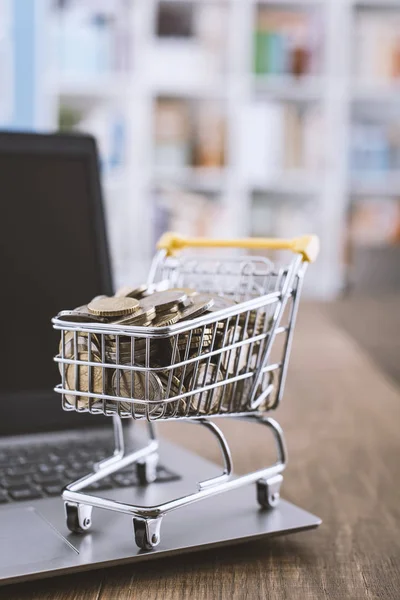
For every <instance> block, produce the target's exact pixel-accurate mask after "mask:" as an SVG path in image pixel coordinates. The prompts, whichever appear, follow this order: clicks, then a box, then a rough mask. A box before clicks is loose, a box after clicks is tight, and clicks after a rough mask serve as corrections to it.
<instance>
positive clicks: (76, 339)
mask: <svg viewBox="0 0 400 600" xmlns="http://www.w3.org/2000/svg"><path fill="white" fill-rule="evenodd" d="M193 248H200V249H208V248H221V249H224V248H236V249H237V248H246V249H250V250H252V251H254V250H271V251H284V250H290V251H292V253H293V254H294V255H293V257H292V259H291V261H290V262H289V264H284V265H282V266H280V267H278V266H276V265H275V264H274V263H273V262H272V261H271V260H270V259H268V258H265V257H260V256H253V255H250V254H247V255H242V256H239V255H236V254H234V255H232V253H231V254H229V255H228V256H225V255H224V256H221V255H219V256H217V257H215V256H213V255H211V254H209V251H203V252H201V253H199V254H195V255H194V254H193V253H192V252H193V250H192V249H193ZM187 250H189V251H187ZM318 251H319V242H318V238H317V237H316V236H303V237H300V238H295V239H290V240H282V239H267V238H251V239H239V240H209V239H205V238H186V237H183V236H179V235H176V234H173V233H167V234H164V236H162V238H161V239H160V241H159V243H158V252H157V254H156V256H155V258H154V260H153V263H152V266H151V269H150V273H149V278H148V286H149V288H150V289H155V290H159V289H168V288H182V289H187V288H190V289H193V288H194V289H195V290H196V291H197V292H199V293H204V294H212V296H213V298H214V299H215V302H214V305H213V307H212V310H211V311H209V312H207V314H203V315H201V316H198V317H195V318H192V319H188V320H184V321H180V322H178V323H176V324H173V325H169V326H164V327H143V326H132V325H123V324H119V325H118V324H114V323H82V322H70V321H65V320H63V319H62V317H55V318H54V319H53V321H52V322H53V326H54V328H55V329H57V330H59V331H60V333H61V341H60V352H59V354H58V355H57V356H56V357H55V361H56V362H57V363H58V366H59V369H60V373H61V384H59V385H58V386H57V387H56V388H55V390H56V391H57V392H58V393H60V394H61V397H62V406H63V408H64V410H68V411H69V410H72V411H77V412H88V413H91V414H103V415H107V416H111V417H112V419H113V427H114V440H115V451H114V454H113V456H111V457H110V458H108V459H105V460H104V461H102V462H101V463H99V464H97V465H95V467H94V471H93V472H92V473H90V474H88V475H87V476H85V477H83V478H82V479H80V480H79V481H76V482H74V483H71V484H69V485H68V486H67V487H66V488H65V489H64V491H63V498H64V501H65V507H66V515H67V525H68V527H69V529H70V530H71V531H75V532H84V531H86V530H88V529H89V528H90V526H91V513H92V508H93V507H99V508H105V509H110V510H115V511H118V512H123V513H127V514H129V515H131V516H132V517H133V522H134V531H135V540H136V543H137V545H138V546H139V547H140V548H142V549H145V550H150V549H152V548H154V547H155V546H157V545H158V544H159V542H160V525H161V520H162V518H163V516H164V515H165V514H166V513H168V512H169V511H171V510H174V509H177V508H179V507H180V506H183V505H185V504H188V503H191V502H194V501H197V500H200V499H202V498H205V497H208V496H210V495H213V494H218V493H221V492H224V491H228V490H230V489H234V488H237V487H240V486H242V485H246V484H248V483H252V482H253V483H254V482H256V483H257V498H258V501H259V503H260V504H261V506H263V507H265V508H272V507H274V506H276V505H277V504H278V502H279V491H280V486H281V483H282V479H283V478H282V474H281V473H282V472H283V470H284V468H285V465H286V449H285V443H284V438H283V432H282V429H281V428H280V426H279V425H278V423H277V422H276V421H275V420H273V419H271V418H269V417H267V416H266V413H267V411H269V410H272V409H275V408H276V407H277V406H278V404H279V402H280V400H281V398H282V395H283V389H284V382H285V377H286V371H287V366H288V359H289V354H290V347H291V341H292V336H293V330H294V324H295V320H296V313H297V308H298V303H299V299H300V292H301V286H302V282H303V279H304V275H305V272H306V268H307V265H308V263H309V262H313V261H314V260H315V259H316V257H317V255H318ZM222 252H226V251H225V250H222ZM83 336H84V339H85V349H86V352H82V351H80V350H81V339H82V337H83ZM193 340H196V352H195V353H193V351H192V348H193ZM122 341H123V350H122ZM110 344H112V347H113V350H114V351H113V353H112V356H110V354H109V353H108V352H107V348H108V347H109V345H110ZM127 348H128V350H127ZM156 348H157V359H156V361H155V360H154V356H155V349H156ZM274 348H276V349H277V352H276V353H275V354H274V352H273V350H274ZM94 349H97V350H96V351H95V350H94ZM67 350H68V351H67ZM82 372H85V375H86V377H85V382H86V383H85V385H82V382H81V373H82ZM71 375H72V377H71ZM71 381H72V385H71ZM214 417H237V418H241V419H246V420H249V421H251V422H254V423H258V424H260V425H263V426H265V427H267V428H268V429H269V430H270V431H271V432H272V434H273V436H274V439H275V442H276V447H277V455H278V456H277V462H276V463H275V464H274V465H272V466H270V467H268V468H266V469H262V470H259V471H256V472H253V473H249V474H247V475H244V476H240V477H236V476H234V475H233V466H232V458H231V453H230V449H229V446H228V443H227V441H226V439H225V437H224V435H223V433H222V431H221V429H220V428H219V427H218V426H217V425H216V423H215V422H214V420H212V421H211V420H210V418H214ZM123 418H133V419H134V420H146V421H147V422H148V429H149V440H148V443H147V445H146V446H145V447H143V448H141V449H140V450H139V451H135V452H130V453H129V452H126V451H125V448H124V437H123V428H122V421H121V419H123ZM165 420H182V421H189V422H192V423H198V424H199V425H202V426H204V427H206V428H207V429H208V430H209V431H210V432H211V433H212V434H213V435H214V436H215V438H216V439H217V441H218V443H219V446H220V448H221V452H222V456H223V460H224V469H223V473H222V474H221V475H220V476H218V477H214V478H212V479H210V480H207V481H203V482H200V483H199V484H198V490H197V491H196V492H194V493H193V494H190V495H189V496H186V497H183V498H178V499H173V500H171V501H169V502H167V503H164V504H162V505H157V506H152V507H144V506H134V505H127V504H123V503H120V502H117V501H114V500H110V499H106V498H101V497H98V496H93V495H91V494H90V493H87V492H85V491H84V490H85V488H87V487H89V486H90V485H92V484H93V483H95V482H97V481H100V480H101V479H103V478H104V477H107V476H109V475H110V474H112V473H115V472H116V471H119V470H121V469H124V468H126V467H127V466H128V465H133V464H135V465H136V469H137V473H138V476H139V480H140V481H141V482H142V483H143V484H146V483H149V484H150V483H152V482H153V481H154V480H155V477H156V466H157V461H158V442H157V439H156V436H155V431H154V426H153V422H154V421H165Z"/></svg>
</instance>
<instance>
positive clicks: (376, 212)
mask: <svg viewBox="0 0 400 600" xmlns="http://www.w3.org/2000/svg"><path fill="white" fill-rule="evenodd" d="M349 234H350V240H351V241H352V242H353V244H355V245H357V246H370V247H371V246H374V247H377V246H378V247H379V246H391V245H400V198H368V199H363V200H362V201H359V202H356V203H354V204H353V206H352V208H351V213H350V224H349Z"/></svg>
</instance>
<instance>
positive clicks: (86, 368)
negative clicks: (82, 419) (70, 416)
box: [65, 352, 107, 410]
mask: <svg viewBox="0 0 400 600" xmlns="http://www.w3.org/2000/svg"><path fill="white" fill-rule="evenodd" d="M90 358H91V361H90V362H101V358H100V357H99V356H97V355H96V354H95V353H92V355H91V357H90ZM77 360H81V361H89V353H88V352H79V353H78V356H77ZM76 372H77V373H78V378H77V381H76V377H75V375H76ZM89 372H90V375H91V389H90V390H89ZM104 376H105V378H106V377H107V371H105V373H104ZM75 383H77V385H76V386H75ZM65 387H66V388H67V389H69V390H73V391H77V392H89V391H90V392H92V393H93V394H102V393H103V368H102V367H94V366H91V365H85V364H83V365H80V364H67V365H66V367H65ZM65 399H66V400H67V402H68V403H69V404H70V405H71V406H75V399H76V402H77V408H78V409H81V410H86V409H88V408H89V402H90V401H93V400H100V398H95V399H93V398H89V397H86V396H73V395H69V394H66V395H65Z"/></svg>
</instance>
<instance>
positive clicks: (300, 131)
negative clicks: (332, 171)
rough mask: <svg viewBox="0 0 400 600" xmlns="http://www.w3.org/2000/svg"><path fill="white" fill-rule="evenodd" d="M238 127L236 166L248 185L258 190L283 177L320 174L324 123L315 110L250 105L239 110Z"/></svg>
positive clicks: (257, 104)
mask: <svg viewBox="0 0 400 600" xmlns="http://www.w3.org/2000/svg"><path fill="white" fill-rule="evenodd" d="M239 127H240V139H241V144H240V148H239V149H238V153H239V165H240V169H241V174H242V176H243V178H244V179H245V180H246V181H247V182H248V183H250V184H252V185H254V186H256V187H257V186H260V187H262V186H263V185H268V184H270V183H273V182H274V181H276V180H277V178H278V177H280V176H282V175H283V174H285V173H290V172H299V171H301V172H308V173H319V172H320V171H321V170H322V168H323V160H324V157H323V154H324V153H323V140H324V135H323V127H324V123H323V117H322V113H321V109H320V108H319V107H317V106H314V105H312V106H309V107H307V108H306V109H304V108H300V107H299V106H298V105H296V104H291V103H287V104H282V103H278V102H250V103H249V104H247V105H246V106H244V107H243V108H242V109H241V112H240V114H239Z"/></svg>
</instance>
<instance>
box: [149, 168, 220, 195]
mask: <svg viewBox="0 0 400 600" xmlns="http://www.w3.org/2000/svg"><path fill="white" fill-rule="evenodd" d="M228 177H229V172H228V170H227V169H224V168H207V167H204V168H203V167H198V168H196V167H182V168H178V169H173V168H169V167H168V168H163V167H156V168H155V169H154V177H153V180H154V183H155V184H159V185H166V186H168V185H171V186H174V185H176V186H182V187H185V188H189V189H191V190H194V191H199V192H211V193H214V192H221V191H222V189H223V187H224V185H225V182H226V180H227V179H228Z"/></svg>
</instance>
